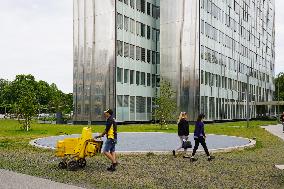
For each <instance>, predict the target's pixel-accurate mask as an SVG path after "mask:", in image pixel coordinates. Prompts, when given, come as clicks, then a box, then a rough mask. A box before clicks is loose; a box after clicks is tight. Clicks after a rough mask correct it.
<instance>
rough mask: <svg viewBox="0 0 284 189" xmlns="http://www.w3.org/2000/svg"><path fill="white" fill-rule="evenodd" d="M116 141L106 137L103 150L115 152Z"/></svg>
mask: <svg viewBox="0 0 284 189" xmlns="http://www.w3.org/2000/svg"><path fill="white" fill-rule="evenodd" d="M115 144H116V141H115V140H114V139H107V140H106V143H105V147H104V150H103V152H115Z"/></svg>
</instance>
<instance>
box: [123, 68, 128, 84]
mask: <svg viewBox="0 0 284 189" xmlns="http://www.w3.org/2000/svg"><path fill="white" fill-rule="evenodd" d="M128 73H129V70H128V69H125V70H124V83H128V78H129V76H128Z"/></svg>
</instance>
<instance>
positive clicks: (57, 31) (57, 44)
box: [0, 0, 284, 93]
mask: <svg viewBox="0 0 284 189" xmlns="http://www.w3.org/2000/svg"><path fill="white" fill-rule="evenodd" d="M275 4H276V24H275V26H276V39H275V41H276V44H275V45H276V60H275V62H276V66H275V73H276V74H278V73H280V72H284V11H283V8H284V1H283V0H275ZM17 74H32V75H34V76H35V78H36V80H44V81H47V82H48V83H49V84H51V83H55V84H56V85H57V86H58V88H59V89H60V90H62V91H63V92H65V93H69V92H72V88H73V86H72V84H73V0H0V78H4V79H8V80H10V81H11V80H14V79H15V76H16V75H17Z"/></svg>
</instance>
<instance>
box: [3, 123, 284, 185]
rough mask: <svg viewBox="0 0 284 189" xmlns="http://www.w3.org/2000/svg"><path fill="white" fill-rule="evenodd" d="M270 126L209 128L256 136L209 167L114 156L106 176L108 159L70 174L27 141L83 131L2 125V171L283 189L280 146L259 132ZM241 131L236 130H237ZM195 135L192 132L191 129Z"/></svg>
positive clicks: (97, 181) (98, 181) (75, 179)
mask: <svg viewBox="0 0 284 189" xmlns="http://www.w3.org/2000/svg"><path fill="white" fill-rule="evenodd" d="M275 123H276V122H274V121H272V122H271V121H270V122H268V121H252V122H251V124H250V125H251V127H250V128H246V122H233V123H222V124H208V125H206V127H205V131H206V133H208V134H209V133H214V134H226V135H233V136H243V137H247V138H253V137H256V140H257V145H256V147H255V148H252V149H247V150H243V151H234V152H230V153H217V154H215V156H216V159H215V160H213V161H212V162H208V161H206V157H205V156H204V155H203V154H202V155H200V154H199V155H198V157H199V159H198V161H197V162H194V163H190V162H189V159H183V158H182V157H181V156H178V157H176V158H174V157H172V155H171V153H170V152H169V154H164V155H154V154H144V155H118V160H119V163H120V164H119V166H118V168H117V169H118V170H117V171H116V172H114V173H109V172H107V171H106V167H107V166H108V165H109V162H108V160H106V158H105V157H104V156H102V155H98V156H95V157H93V158H89V159H87V166H86V167H85V169H82V170H79V171H75V172H71V171H67V170H61V169H59V168H57V165H58V162H59V161H58V160H57V159H56V158H55V157H54V151H51V150H45V149H39V148H35V147H33V146H30V145H29V144H28V143H29V141H30V140H32V139H35V138H39V137H44V136H51V135H60V134H63V133H67V134H73V133H81V130H82V128H83V126H73V125H40V124H33V125H32V130H31V131H30V132H25V131H21V130H19V125H18V123H17V122H16V121H12V120H0V169H7V170H12V171H16V172H20V173H24V174H29V175H34V176H39V177H43V178H48V179H51V180H54V181H58V182H63V183H69V184H73V185H77V186H82V187H87V188H210V189H211V188H249V189H253V188H271V189H276V188H281V187H284V179H283V178H284V171H280V170H277V169H276V168H275V167H274V165H275V164H281V163H282V164H284V142H283V141H282V140H280V139H278V138H277V137H274V136H273V135H271V134H269V133H267V132H266V131H265V130H264V129H261V128H260V127H259V126H260V125H269V124H275ZM235 126H239V127H235ZM103 129H104V127H103V126H93V132H101V131H102V130H103ZM119 131H120V132H123V131H127V132H134V131H139V132H141V131H144V132H153V131H154V132H155V131H159V132H161V131H162V132H177V127H176V126H175V125H170V126H169V129H168V130H160V129H159V126H157V125H128V126H119ZM190 131H191V132H192V131H193V127H192V126H191V127H190Z"/></svg>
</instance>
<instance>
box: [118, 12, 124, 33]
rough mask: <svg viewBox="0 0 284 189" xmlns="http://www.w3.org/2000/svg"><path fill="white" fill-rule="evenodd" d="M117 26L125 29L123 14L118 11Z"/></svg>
mask: <svg viewBox="0 0 284 189" xmlns="http://www.w3.org/2000/svg"><path fill="white" fill-rule="evenodd" d="M117 28H118V29H121V30H122V29H123V16H122V14H119V13H117Z"/></svg>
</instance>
